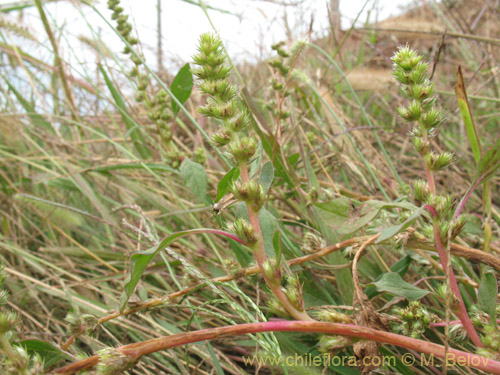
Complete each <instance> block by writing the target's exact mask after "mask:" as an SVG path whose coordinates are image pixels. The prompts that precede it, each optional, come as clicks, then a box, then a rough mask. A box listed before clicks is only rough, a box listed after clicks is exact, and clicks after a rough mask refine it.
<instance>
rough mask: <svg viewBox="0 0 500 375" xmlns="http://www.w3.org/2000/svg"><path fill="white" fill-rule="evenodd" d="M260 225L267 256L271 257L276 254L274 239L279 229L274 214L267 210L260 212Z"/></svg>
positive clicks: (263, 209)
mask: <svg viewBox="0 0 500 375" xmlns="http://www.w3.org/2000/svg"><path fill="white" fill-rule="evenodd" d="M259 223H260V228H261V230H262V237H263V240H264V248H265V249H266V254H267V256H271V255H273V254H274V246H273V237H274V233H276V231H278V229H279V226H278V221H277V220H276V218H275V217H274V215H273V214H272V213H270V212H269V211H268V210H266V209H265V208H262V209H261V210H260V211H259Z"/></svg>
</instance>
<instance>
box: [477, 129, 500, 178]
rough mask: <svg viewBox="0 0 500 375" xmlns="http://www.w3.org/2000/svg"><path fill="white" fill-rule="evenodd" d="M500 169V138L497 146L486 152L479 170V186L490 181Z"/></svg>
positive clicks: (480, 162) (496, 143)
mask: <svg viewBox="0 0 500 375" xmlns="http://www.w3.org/2000/svg"><path fill="white" fill-rule="evenodd" d="M499 167H500V137H498V138H497V141H496V142H495V144H494V145H493V146H492V147H490V148H489V149H488V151H486V152H485V154H484V155H483V157H482V158H481V160H479V165H478V168H477V184H479V183H483V182H486V181H488V180H489V179H490V178H492V177H493V176H494V174H495V172H496V171H497V169H498V168H499ZM476 186H477V185H476Z"/></svg>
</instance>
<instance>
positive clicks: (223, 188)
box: [215, 167, 240, 203]
mask: <svg viewBox="0 0 500 375" xmlns="http://www.w3.org/2000/svg"><path fill="white" fill-rule="evenodd" d="M239 176H240V169H239V168H238V167H234V168H232V169H231V170H230V171H229V172H227V173H226V174H225V176H224V177H222V179H221V180H220V181H219V184H218V185H217V197H216V198H215V203H217V202H218V201H220V200H221V199H222V198H223V197H224V195H226V194H227V192H228V191H229V189H230V188H231V183H232V182H233V181H235V180H237V179H238V177H239Z"/></svg>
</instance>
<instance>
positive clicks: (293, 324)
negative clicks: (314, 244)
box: [54, 321, 500, 375]
mask: <svg viewBox="0 0 500 375" xmlns="http://www.w3.org/2000/svg"><path fill="white" fill-rule="evenodd" d="M258 332H311V333H324V334H330V335H342V336H348V337H355V338H358V339H362V340H370V341H376V342H379V343H382V344H389V345H396V346H400V347H403V348H406V349H408V350H415V351H417V352H418V353H419V354H420V355H423V354H428V355H431V354H434V356H435V357H438V358H442V359H444V360H445V361H446V363H447V365H448V366H452V365H454V364H455V365H456V364H460V365H461V366H468V367H473V368H476V369H480V370H483V371H486V372H487V373H489V374H499V375H500V362H498V361H495V360H493V359H490V358H485V357H482V356H479V355H477V354H472V353H468V352H465V351H461V350H457V349H453V348H448V349H445V347H444V346H442V345H439V344H435V343H432V342H428V341H423V340H418V339H414V338H411V337H406V336H402V335H398V334H395V333H391V332H385V331H379V330H376V329H373V328H368V327H361V326H357V325H354V324H341V323H326V322H310V321H273V322H262V323H247V324H239V325H235V326H225V327H218V328H209V329H203V330H199V331H194V332H185V333H179V334H176V335H172V336H164V337H159V338H156V339H152V340H148V341H144V342H139V343H134V344H130V345H125V346H122V347H120V348H117V350H118V351H120V352H121V353H123V354H125V355H126V356H127V357H128V359H129V360H130V361H131V362H133V361H137V360H138V359H139V358H141V357H142V356H144V355H147V354H151V353H155V352H158V351H161V350H166V349H170V348H174V347H177V346H180V345H186V344H190V343H193V342H199V341H206V340H213V339H220V338H225V337H230V336H237V335H244V334H249V333H258ZM427 358H429V357H427ZM99 361H100V357H99V356H97V355H94V356H92V357H89V358H86V359H84V360H82V361H78V362H74V363H72V364H69V365H67V366H65V367H62V368H59V369H57V370H55V371H54V374H65V375H70V374H74V373H75V372H76V371H81V370H86V369H89V368H91V367H93V366H95V365H96V364H97V363H99Z"/></svg>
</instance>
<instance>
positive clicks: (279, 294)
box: [240, 163, 313, 321]
mask: <svg viewBox="0 0 500 375" xmlns="http://www.w3.org/2000/svg"><path fill="white" fill-rule="evenodd" d="M240 177H241V181H242V182H243V184H247V183H248V182H249V181H250V178H249V175H248V167H247V164H246V163H241V164H240ZM246 207H247V212H248V218H249V220H250V224H251V225H252V227H253V229H254V231H255V234H256V236H257V238H258V240H257V243H256V244H255V245H254V246H253V250H254V254H255V260H256V261H257V265H258V266H259V269H260V271H261V272H262V277H263V278H264V281H265V282H266V284H267V286H268V287H269V289H271V291H272V292H273V293H274V295H275V296H276V298H278V300H279V301H280V303H281V305H282V306H283V308H284V309H285V310H286V311H287V312H288V313H289V314H290V315H291V316H293V317H294V318H295V319H297V320H309V321H313V319H312V318H311V317H310V316H309V314H307V313H306V312H305V311H299V310H298V309H297V308H296V307H295V306H294V305H293V304H292V303H291V302H290V300H289V299H288V297H287V296H286V294H285V293H284V292H283V290H282V289H281V285H280V283H276V282H274V280H271V279H269V277H268V276H267V275H266V273H265V272H264V263H265V262H266V261H267V256H266V249H265V248H264V240H263V235H262V229H261V227H260V222H259V216H258V213H257V212H255V211H254V210H253V209H252V207H251V205H250V204H249V203H246ZM277 267H279V265H277Z"/></svg>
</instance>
